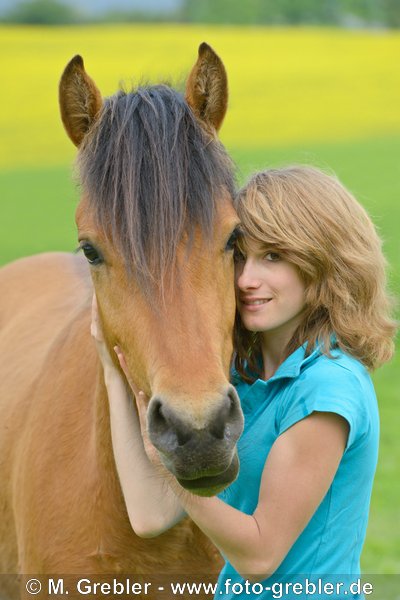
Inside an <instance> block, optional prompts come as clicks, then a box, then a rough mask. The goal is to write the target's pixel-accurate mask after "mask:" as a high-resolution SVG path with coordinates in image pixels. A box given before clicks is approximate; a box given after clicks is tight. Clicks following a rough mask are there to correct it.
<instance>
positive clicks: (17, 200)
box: [0, 0, 400, 574]
mask: <svg viewBox="0 0 400 600" xmlns="http://www.w3.org/2000/svg"><path fill="white" fill-rule="evenodd" d="M399 27H400V1H399V0H296V1H294V0H247V1H246V2H243V1H241V0H114V1H112V0H63V1H61V0H30V1H26V0H0V61H1V67H2V68H1V73H2V77H1V78H2V88H1V89H2V91H1V95H0V240H1V241H0V263H1V264H4V263H6V262H8V261H11V260H13V259H16V258H18V257H21V256H24V255H28V254H33V253H36V252H43V251H47V250H66V251H72V250H74V248H75V247H76V245H77V242H76V234H75V226H74V211H75V207H76V202H77V198H78V196H79V189H78V186H77V184H76V183H74V182H73V178H72V171H73V169H72V165H73V159H74V155H75V150H74V148H73V146H72V144H71V142H70V141H69V140H68V139H67V137H66V135H65V133H64V130H63V127H62V124H61V121H60V118H59V114H58V97H57V86H58V80H59V78H60V76H61V73H62V70H63V68H64V66H65V65H66V63H67V62H68V61H69V60H70V58H71V57H72V56H74V55H75V54H78V53H79V54H81V55H82V56H83V58H84V60H85V65H86V69H87V71H88V73H89V74H90V75H91V76H92V77H93V79H94V80H95V81H96V83H97V85H98V86H99V88H100V90H101V91H102V93H103V94H104V95H105V96H107V95H110V94H112V93H114V91H115V90H116V89H117V88H118V85H119V83H120V82H121V81H124V82H125V83H127V84H128V85H129V84H131V83H132V84H133V85H134V84H135V83H137V82H139V81H142V80H143V79H144V80H150V81H160V80H163V81H164V80H166V79H168V80H170V81H172V82H173V83H174V84H175V85H177V86H178V87H182V82H183V81H184V79H185V76H186V75H187V73H188V71H189V70H190V68H191V66H192V64H193V63H194V62H195V60H196V56H197V48H198V46H199V44H200V43H201V42H202V41H207V42H208V43H209V44H210V45H211V46H212V47H213V48H214V49H215V50H216V52H217V53H218V54H219V55H220V56H221V58H222V60H223V61H224V63H225V66H226V69H227V72H228V77H229V87H230V106H229V111H228V113H227V117H226V119H225V123H224V125H223V127H222V130H221V139H222V141H223V143H224V144H225V145H226V147H227V148H228V150H229V152H230V153H231V155H232V157H233V158H234V160H235V162H236V164H237V172H238V184H241V183H242V182H243V181H244V180H245V179H246V178H247V177H248V176H249V175H250V173H251V172H252V171H254V170H255V169H260V168H265V167H268V166H275V165H282V164H289V163H293V162H300V163H307V164H314V165H317V166H319V167H321V168H323V169H328V170H330V171H333V172H335V173H336V174H337V175H338V176H339V178H340V179H341V180H342V181H343V183H344V184H345V185H346V186H347V187H348V188H350V189H351V190H352V192H353V193H354V194H355V196H356V197H357V198H358V199H359V200H360V202H361V203H362V204H363V205H364V206H365V207H366V208H367V209H368V211H369V212H370V214H371V216H372V218H373V219H374V221H375V223H376V225H377V227H378V229H379V231H380V234H381V236H382V238H383V241H384V250H385V253H386V255H387V257H388V261H389V265H390V268H389V277H390V286H391V289H392V291H393V292H394V293H395V294H396V295H397V296H398V294H399V288H400V278H399V268H398V267H399V262H400V261H399V259H400V236H399V228H400V31H399V29H398V28H399ZM371 268H373V265H371ZM2 293H7V290H3V291H2ZM399 367H400V360H399V354H397V355H396V357H395V359H394V360H393V362H392V363H391V364H390V365H387V366H385V367H383V368H382V369H380V370H379V371H378V372H377V373H376V374H375V375H374V380H375V384H376V388H377V392H378V398H379V402H380V407H381V418H382V436H381V454H380V461H379V467H378V473H377V478H376V484H375V488H374V494H373V499H372V506H371V517H370V525H369V529H368V537H367V542H366V545H365V549H364V553H363V560H362V567H363V570H364V571H365V572H366V573H386V574H391V573H392V574H393V573H400V477H399V475H400V472H399V471H400V442H399V430H400V409H399V399H400V398H399V396H400V392H399V390H400V375H399V373H400V369H399Z"/></svg>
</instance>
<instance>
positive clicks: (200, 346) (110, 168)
mask: <svg viewBox="0 0 400 600" xmlns="http://www.w3.org/2000/svg"><path fill="white" fill-rule="evenodd" d="M59 98H60V109H61V117H62V121H63V124H64V126H65V129H66V131H67V134H68V135H69V137H70V138H71V140H72V141H73V142H74V144H75V145H76V146H77V147H78V158H77V166H78V170H79V177H80V183H81V189H82V195H81V199H80V201H79V204H78V206H77V210H76V223H77V228H78V239H79V244H80V249H81V251H82V252H80V253H76V254H73V253H62V252H61V253H45V254H42V255H38V256H34V257H28V258H24V259H21V260H17V261H15V262H14V263H12V264H10V265H7V266H6V267H4V268H3V269H2V270H1V275H0V281H1V285H2V290H3V293H2V294H1V296H0V315H1V317H0V318H1V336H0V347H1V352H2V357H3V359H2V361H1V365H0V390H1V392H0V427H1V437H0V477H1V482H2V483H1V486H0V507H1V508H0V510H1V519H0V572H1V573H20V574H30V573H35V574H49V573H51V574H60V573H61V574H85V573H86V574H87V573H94V574H128V573H129V574H140V573H142V574H143V573H144V574H154V573H164V574H170V575H171V574H174V573H176V574H181V575H182V574H185V573H191V574H195V573H216V572H217V571H218V570H219V568H220V566H221V560H222V559H221V557H220V556H219V553H218V552H217V551H216V549H215V547H214V546H213V545H212V544H211V542H210V541H209V540H208V539H207V538H206V537H205V535H204V534H203V533H202V532H201V531H200V530H199V529H198V528H197V527H196V526H195V524H194V523H193V522H192V521H190V520H189V519H188V518H185V519H184V520H183V521H182V522H181V523H179V524H177V525H176V526H174V527H173V528H171V529H170V530H169V531H167V532H165V533H163V534H162V535H160V536H158V537H154V538H151V539H150V538H145V537H140V536H139V535H137V534H136V533H135V532H134V531H133V529H132V527H131V525H130V522H129V519H128V514H127V509H126V506H125V502H124V497H123V493H122V491H121V486H120V482H119V479H118V475H117V471H116V466H115V462H114V455H113V446H112V437H111V433H110V414H109V406H108V397H107V392H106V388H105V383H104V377H103V371H102V367H101V363H100V360H99V358H98V355H97V351H96V348H95V345H94V343H93V340H92V339H91V336H90V319H91V316H90V306H91V299H92V295H93V291H94V292H95V294H96V297H97V303H98V311H99V320H100V323H101V326H102V329H103V332H104V338H105V343H106V345H107V347H108V348H109V350H110V353H111V354H112V355H114V353H113V351H112V348H113V347H114V346H115V345H118V346H120V348H121V349H122V351H123V353H124V355H125V359H126V364H127V368H128V371H129V374H130V377H131V379H132V381H133V382H134V383H135V385H136V386H137V387H139V388H140V389H142V390H144V391H145V393H146V395H147V396H148V397H149V398H150V400H149V404H148V408H147V420H148V431H149V436H150V439H151V440H152V442H153V444H154V445H155V447H156V448H157V450H158V452H159V455H160V458H161V461H162V462H163V463H164V465H165V466H166V468H167V469H168V470H169V471H170V472H171V473H172V475H173V476H174V477H175V478H176V480H177V481H178V483H179V485H181V486H182V487H183V488H185V489H187V490H189V491H190V492H192V493H194V494H199V495H215V494H216V493H217V492H218V491H219V490H221V489H223V488H224V487H226V486H227V485H229V484H230V483H231V482H232V481H233V480H234V479H235V477H236V475H237V471H238V458H237V451H236V442H237V439H238V437H239V435H240V433H241V430H242V425H243V417H242V413H241V410H240V405H239V401H238V397H237V395H236V392H235V390H234V389H233V387H232V386H231V385H230V383H229V367H230V361H231V354H232V330H233V323H234V315H235V295H234V285H233V268H234V265H233V246H234V239H235V235H236V231H237V225H238V218H237V215H236V212H235V209H234V206H233V193H234V173H233V171H234V170H233V167H232V163H231V161H230V160H229V158H228V155H227V153H226V151H225V150H224V148H223V146H222V144H221V143H220V142H219V140H218V137H217V131H218V129H219V127H220V125H221V123H222V121H223V118H224V116H225V112H226V108H227V98H228V91H227V77H226V72H225V68H224V65H223V63H222V61H221V60H220V58H219V57H218V56H217V55H216V54H215V52H214V51H213V50H212V49H211V48H210V47H209V46H208V45H207V44H205V43H203V44H201V45H200V47H199V52H198V58H197V61H196V63H195V65H194V67H193V68H192V70H191V72H190V74H189V77H188V80H187V83H186V89H185V93H184V94H181V93H179V92H177V91H175V90H174V89H172V88H171V87H169V86H168V85H166V84H158V85H143V86H139V87H138V88H137V89H134V90H132V91H126V90H123V89H120V90H119V91H118V92H117V93H116V94H115V95H114V96H111V97H110V98H106V99H104V100H103V99H102V97H101V94H100V92H99V90H98V88H97V87H96V85H95V83H94V81H93V80H92V79H91V78H90V77H89V75H88V74H87V73H86V71H85V67H84V63H83V60H82V58H81V57H80V56H75V57H74V58H73V59H72V60H71V61H70V62H69V64H68V65H67V66H66V68H65V70H64V72H63V74H62V77H61V81H60V86H59ZM114 360H115V361H116V367H117V368H120V367H119V364H117V360H116V359H115V355H114ZM121 374H122V371H121ZM3 594H4V597H5V598H7V599H8V598H9V599H14V598H16V597H18V594H19V591H18V583H17V582H14V580H13V582H12V583H8V584H7V585H6V584H5V583H3ZM41 597H42V596H41ZM89 597H92V596H89ZM93 597H94V595H93ZM138 597H140V598H141V597H143V598H144V597H149V596H148V595H146V596H145V595H143V596H142V595H138ZM200 597H201V595H200Z"/></svg>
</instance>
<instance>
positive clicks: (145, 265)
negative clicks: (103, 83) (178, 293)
mask: <svg viewBox="0 0 400 600" xmlns="http://www.w3.org/2000/svg"><path fill="white" fill-rule="evenodd" d="M77 166H78V171H79V179H80V182H81V185H82V188H83V191H84V193H85V195H86V196H87V198H88V200H89V202H90V205H91V207H92V208H93V209H94V215H95V218H96V222H97V225H98V226H100V228H101V229H102V230H103V232H104V233H105V234H106V235H107V236H108V237H110V238H111V239H112V241H113V243H114V244H115V245H116V246H117V247H118V248H119V251H120V252H121V254H122V257H123V260H124V262H125V265H126V267H127V269H128V270H129V271H130V272H132V273H134V275H135V278H136V280H137V281H138V283H139V285H140V286H141V288H142V290H143V291H144V292H145V293H148V292H150V291H151V290H153V291H154V287H155V286H156V287H157V288H158V289H160V286H161V288H162V286H163V281H164V278H165V275H166V274H167V273H169V272H171V270H173V269H171V267H173V265H174V264H175V261H176V256H177V248H178V244H179V242H180V240H181V239H182V237H183V235H184V234H187V235H188V239H189V240H192V239H193V235H194V231H195V229H197V228H200V230H201V231H202V232H203V234H204V235H205V236H206V238H207V239H209V238H210V237H211V235H212V225H213V222H214V218H215V212H216V203H217V202H218V199H219V198H221V196H222V195H223V194H224V190H225V195H226V191H227V192H228V193H230V194H232V195H233V193H234V187H235V186H234V175H233V165H232V162H231V161H230V159H229V158H228V155H227V153H226V151H225V150H224V148H223V146H222V144H221V143H220V142H219V141H218V140H217V139H215V138H214V137H213V136H212V135H211V134H210V133H207V132H206V131H205V129H203V127H202V126H201V125H200V123H199V121H198V120H197V119H196V117H195V116H194V114H193V112H192V111H191V109H190V108H189V106H188V104H187V103H186V101H185V99H184V97H183V96H182V94H180V93H178V92H177V91H175V90H173V89H172V88H170V87H169V86H167V85H164V84H162V85H154V86H143V87H139V88H137V89H136V90H133V91H131V92H129V93H128V92H125V91H123V90H120V91H119V92H117V93H116V94H115V95H114V96H111V97H110V98H107V99H106V100H105V102H104V105H103V108H102V111H101V113H100V115H99V118H98V119H97V121H96V123H95V124H94V125H93V127H92V129H91V130H90V131H89V133H88V135H87V136H86V138H85V140H84V142H83V144H82V146H81V149H80V151H79V154H78V159H77Z"/></svg>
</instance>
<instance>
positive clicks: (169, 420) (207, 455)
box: [147, 386, 243, 496]
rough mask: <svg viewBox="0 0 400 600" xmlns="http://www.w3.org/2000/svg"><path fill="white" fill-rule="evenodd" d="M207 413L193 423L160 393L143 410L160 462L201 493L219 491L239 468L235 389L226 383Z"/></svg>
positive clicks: (240, 427)
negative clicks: (145, 413)
mask: <svg viewBox="0 0 400 600" xmlns="http://www.w3.org/2000/svg"><path fill="white" fill-rule="evenodd" d="M207 414H208V415H209V416H208V418H207V419H206V423H205V424H204V425H203V426H201V427H199V426H198V420H197V426H195V425H193V424H192V423H191V419H190V418H189V417H188V413H187V412H186V411H180V410H179V409H177V408H175V407H173V406H172V403H171V402H169V401H168V400H167V399H166V398H162V397H161V396H154V397H153V398H152V399H151V401H150V403H149V407H148V412H147V423H148V432H149V437H150V440H151V442H152V443H153V444H154V446H155V447H156V448H157V450H158V452H159V454H160V457H161V460H162V462H163V464H164V465H165V467H166V468H167V469H168V470H169V471H170V472H171V473H172V474H173V475H174V476H175V477H176V479H177V481H178V482H179V484H180V485H181V486H182V487H183V488H185V489H187V490H188V491H190V492H192V493H193V494H197V495H201V496H213V495H215V494H217V493H218V492H220V491H222V490H223V489H224V488H225V487H227V486H228V485H230V484H231V483H232V482H233V481H234V480H235V479H236V476H237V473H238V470H239V460H238V457H237V452H236V442H237V440H238V439H239V437H240V435H241V433H242V431H243V413H242V411H241V408H240V402H239V398H238V395H237V393H236V391H235V389H234V388H233V387H232V386H229V387H228V388H227V390H226V393H225V394H223V395H222V398H221V396H219V399H218V402H217V406H214V407H213V409H212V410H210V409H209V410H208V411H207Z"/></svg>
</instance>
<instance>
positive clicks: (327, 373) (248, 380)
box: [94, 167, 395, 598]
mask: <svg viewBox="0 0 400 600" xmlns="http://www.w3.org/2000/svg"><path fill="white" fill-rule="evenodd" d="M237 210H238V214H239V217H240V219H241V222H242V230H243V236H241V237H240V239H239V240H238V243H237V249H236V252H235V263H236V264H235V283H236V294H237V319H236V325H235V366H234V368H233V370H232V380H233V383H234V384H235V386H236V389H237V391H238V393H239V396H240V399H241V404H242V409H243V412H244V416H245V428H244V433H243V435H242V437H241V439H240V440H239V444H238V452H239V458H240V465H241V467H240V472H239V476H238V478H237V480H236V481H235V482H234V483H233V484H231V485H230V486H229V487H228V488H227V489H226V490H224V491H223V492H222V493H221V494H219V497H213V498H199V497H194V496H192V495H190V494H188V493H187V492H185V491H184V490H182V489H177V488H178V487H179V486H177V485H176V483H175V482H174V481H173V480H172V478H171V477H169V475H168V474H167V472H166V471H164V473H163V475H164V476H163V477H160V476H159V474H160V472H162V470H160V469H161V468H160V466H159V464H158V462H157V460H158V459H157V454H156V452H155V449H154V448H153V447H152V445H151V443H150V442H149V440H148V439H147V436H146V415H145V410H146V398H145V397H144V396H143V394H142V393H139V391H138V390H134V391H135V395H136V398H137V403H138V409H139V415H140V425H141V430H142V435H143V439H144V441H145V447H143V446H142V445H141V444H139V443H137V442H136V445H137V446H138V447H135V448H133V447H132V441H131V440H132V428H133V427H136V431H137V432H138V431H139V423H138V422H137V418H136V415H135V413H134V411H133V410H132V409H131V405H130V400H129V394H128V392H127V390H126V388H125V386H124V383H123V381H122V380H121V378H120V376H119V374H118V372H117V371H116V369H115V368H114V367H113V365H112V361H111V359H110V357H109V356H108V354H107V351H106V350H105V348H104V346H103V345H102V343H101V342H100V341H99V342H98V345H99V351H100V355H101V357H102V361H103V365H104V370H105V378H106V384H107V388H108V393H109V400H110V412H111V426H112V433H113V444H114V451H115V458H116V463H117V468H118V472H119V475H120V479H121V485H122V487H123V491H124V496H125V498H126V501H127V509H128V513H129V516H130V519H131V523H132V526H133V528H134V529H135V531H136V532H137V533H138V534H139V535H144V536H146V535H148V536H151V535H157V534H159V533H161V532H162V531H164V530H165V529H167V528H168V527H171V526H172V525H173V524H175V523H176V522H177V520H179V519H180V518H182V517H183V516H184V515H185V514H188V515H190V517H191V518H192V519H193V520H194V521H195V522H196V523H197V525H198V526H199V527H200V528H201V529H202V530H203V531H204V532H205V533H206V534H207V535H208V536H209V537H210V538H211V539H212V540H213V542H214V543H215V544H216V546H217V547H218V548H219V549H220V551H221V553H222V554H223V556H224V558H225V559H226V564H225V567H224V569H223V571H222V573H221V575H220V579H219V588H218V590H217V593H216V597H219V598H237V597H243V598H244V597H247V598H249V597H261V598H274V597H275V598H276V597H287V598H289V597H295V598H299V597H306V595H304V596H302V595H301V593H303V594H305V593H306V588H305V587H304V586H305V585H306V581H308V582H309V585H310V586H311V585H312V584H314V585H317V584H318V578H322V580H323V581H325V583H328V584H329V583H331V584H332V585H335V588H334V589H333V588H332V589H331V588H329V587H328V588H322V589H321V587H319V589H316V591H319V594H317V597H318V598H341V597H343V598H344V597H349V594H350V593H352V594H353V595H351V597H355V598H357V597H358V598H361V597H362V595H361V593H360V590H359V589H353V588H352V589H351V590H350V589H347V587H346V586H349V585H350V583H351V581H352V580H353V579H355V578H356V577H357V575H358V574H359V572H360V564H359V560H360V554H361V549H362V545H363V542H364V538H365V532H366V526H367V519H368V511H369V502H370V496H371V489H372V482H373V477H374V473H375V468H376V462H377V454H378V436H379V418H378V410H377V404H376V398H375V393H374V389H373V385H372V382H371V379H370V376H369V374H368V370H372V369H374V368H376V367H377V366H379V365H380V364H382V363H383V362H385V361H387V360H389V359H390V357H391V355H392V352H393V335H394V331H395V325H394V322H393V321H392V320H391V319H390V318H389V308H390V302H389V299H388V296H387V294H386V291H385V273H384V270H385V260H384V258H383V255H382V252H381V243H380V240H379V238H378V236H377V234H376V231H375V229H374V227H373V225H372V223H371V221H370V219H369V217H368V215H367V214H366V212H365V211H364V209H363V208H362V207H361V206H360V205H359V204H358V203H357V201H356V200H355V199H354V198H353V197H352V195H351V194H350V193H349V192H348V191H347V190H345V189H344V187H343V186H342V185H341V184H340V183H339V182H338V181H337V180H336V179H335V178H334V177H330V176H328V175H326V174H324V173H322V172H320V171H318V170H317V169H314V168H311V167H289V168H285V169H277V170H269V171H265V172H262V173H258V174H256V175H254V177H253V178H252V179H251V180H250V181H249V183H248V184H247V185H246V186H245V187H244V188H243V189H242V190H241V192H240V193H239V195H238V200H237ZM97 329H98V328H97V327H96V319H94V334H95V336H96V335H97V337H99V333H98V332H97V333H96V330H97ZM115 350H116V352H117V355H118V358H119V360H120V363H121V366H122V368H123V369H125V363H124V358H123V356H122V354H121V352H120V351H119V349H118V348H116V349H115ZM125 372H126V370H125ZM126 375H127V376H128V373H126ZM137 437H138V438H139V436H137ZM139 439H140V438H139ZM129 445H130V447H129ZM139 445H140V448H139ZM133 456H134V458H135V461H134V462H135V465H136V466H135V468H136V469H137V473H136V475H135V479H136V480H137V477H140V478H141V479H142V480H143V481H145V482H147V484H148V485H147V484H146V485H147V487H146V486H145V485H142V486H141V489H140V490H138V489H137V488H136V486H135V485H134V482H133V481H132V477H131V475H130V473H131V470H132V461H133ZM139 456H140V460H139V459H138V457H139ZM156 474H157V475H158V476H157V477H155V476H153V475H156ZM166 482H168V484H167V483H166ZM298 574H302V577H300V576H299V575H298ZM339 574H345V575H346V577H341V578H340V577H339ZM246 579H248V580H249V581H250V583H248V584H247V586H249V585H250V588H249V587H247V588H246V587H245V585H244V583H245V581H244V580H246ZM311 580H312V581H313V583H312V581H311ZM256 582H257V583H256ZM258 582H262V583H258ZM284 583H286V584H287V585H289V587H288V588H286V589H282V588H277V587H276V586H279V585H281V584H282V585H283V584H284ZM295 583H297V584H301V585H302V586H303V587H302V588H299V587H297V588H293V585H294V584H295ZM338 584H339V587H337V586H338ZM235 585H236V588H235ZM319 585H320V586H321V583H320V584H319ZM240 586H242V587H240ZM251 586H253V587H251ZM273 586H275V587H273ZM342 586H343V587H342ZM296 589H297V591H296ZM277 590H280V592H282V594H284V593H286V595H281V596H279V595H277V593H278V592H277ZM310 590H311V591H312V590H313V588H311V587H310V588H309V589H308V591H309V592H310ZM332 590H333V592H334V593H332ZM280 592H279V593H280ZM300 592H301V593H300ZM290 593H292V594H294V595H293V596H291V595H290ZM240 594H242V595H240ZM357 594H358V595H357Z"/></svg>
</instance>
